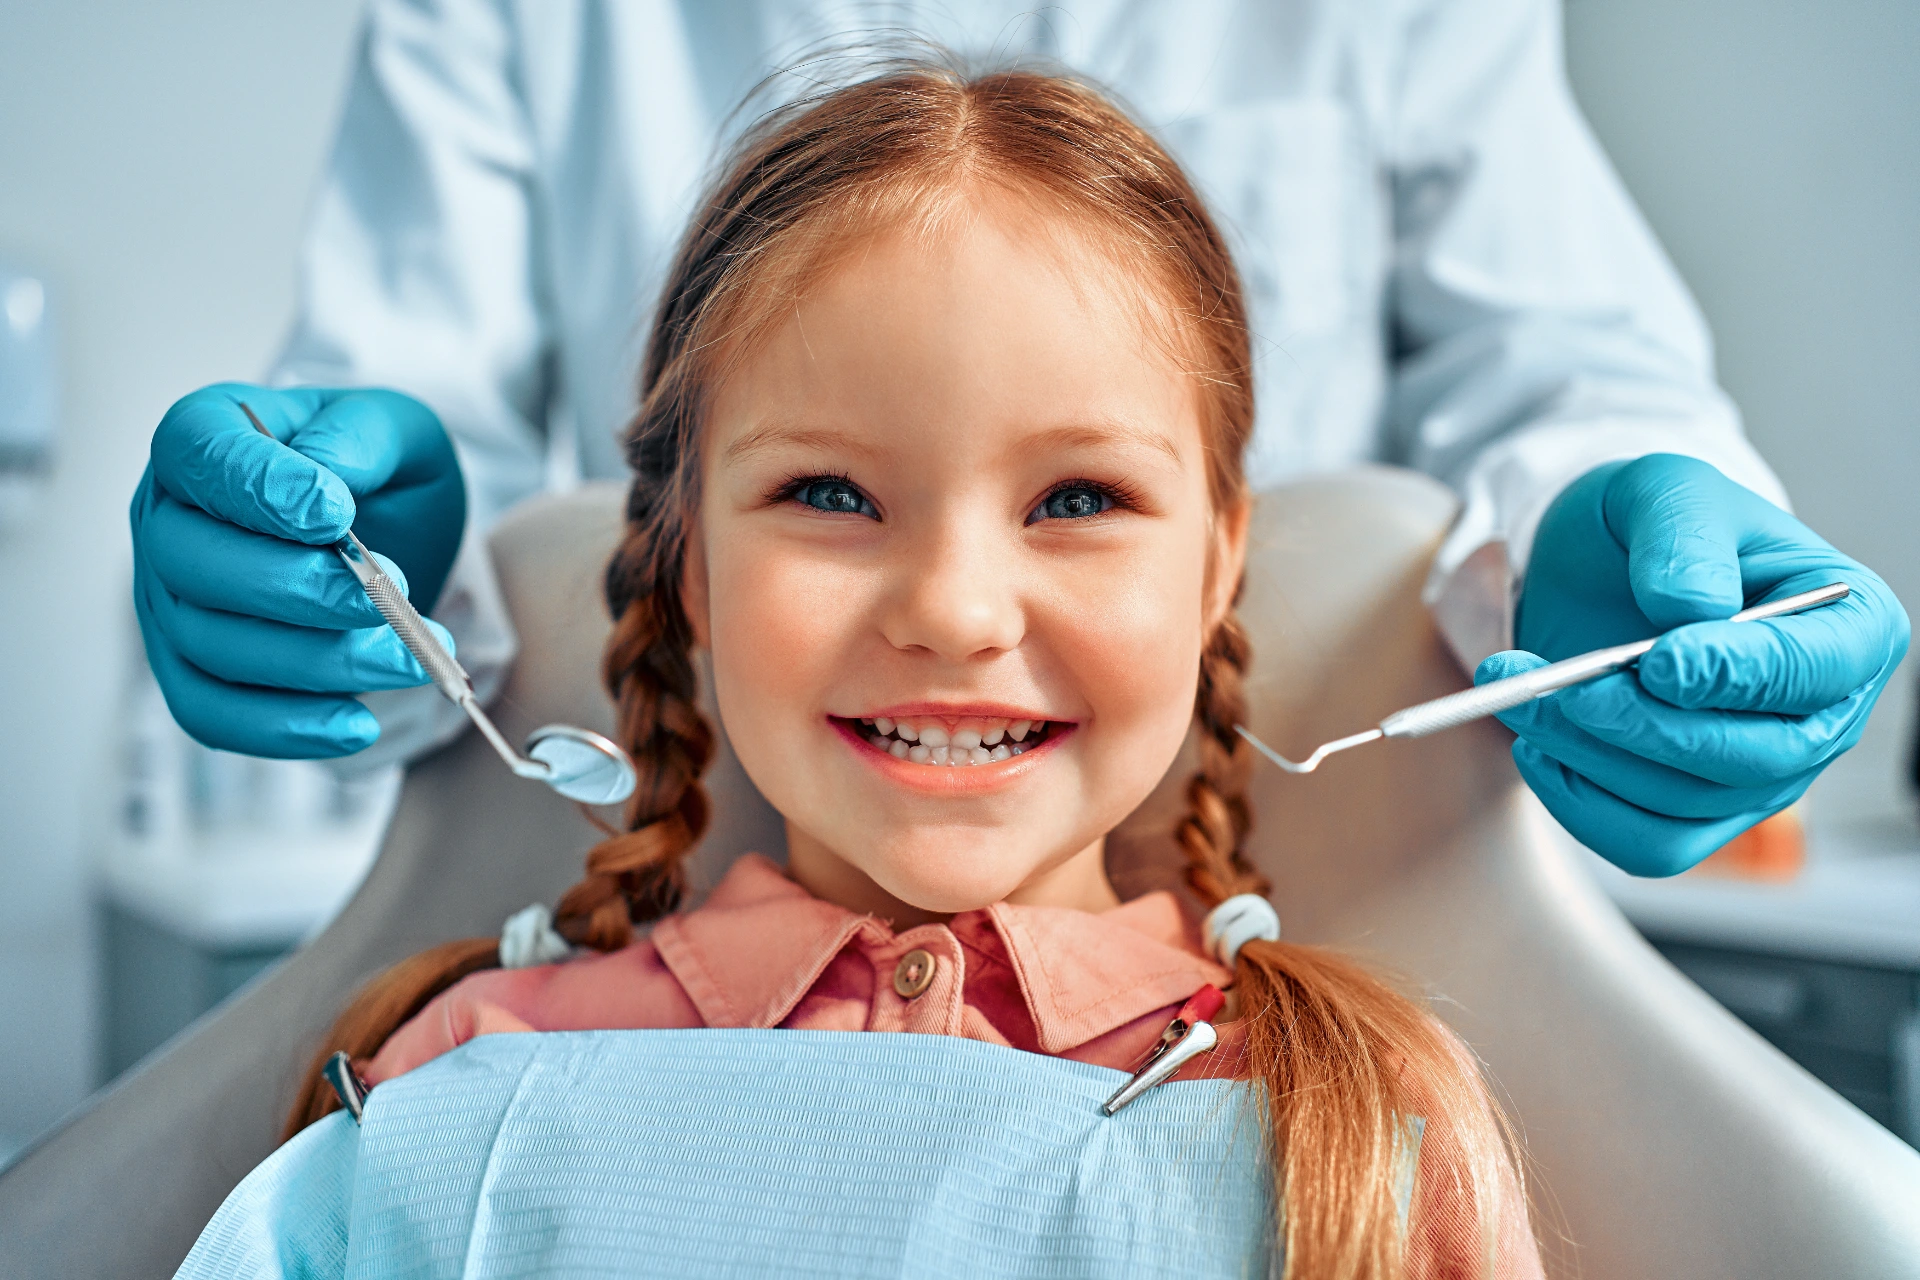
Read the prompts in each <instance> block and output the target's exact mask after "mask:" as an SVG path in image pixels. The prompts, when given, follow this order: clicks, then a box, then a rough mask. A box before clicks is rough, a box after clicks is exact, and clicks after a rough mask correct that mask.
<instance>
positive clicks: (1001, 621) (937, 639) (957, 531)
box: [881, 522, 1026, 662]
mask: <svg viewBox="0 0 1920 1280" xmlns="http://www.w3.org/2000/svg"><path fill="white" fill-rule="evenodd" d="M915 544H916V545H913V546H911V547H909V548H903V550H904V551H905V552H906V554H904V555H902V556H900V557H899V560H898V561H897V562H896V564H895V565H894V566H893V579H894V581H893V589H892V591H891V592H890V593H889V595H890V599H889V601H888V604H887V607H886V609H885V611H884V615H883V619H882V623H881V630H882V632H883V633H884V634H885V635H886V638H887V639H888V641H890V642H891V643H892V644H893V646H894V647H895V648H896V649H905V650H914V649H918V650H923V651H926V652H928V653H932V654H935V655H937V656H939V657H941V658H945V659H947V660H948V661H950V662H965V661H966V660H967V659H969V658H973V657H976V656H981V655H985V654H990V653H995V652H1006V651H1008V650H1011V649H1014V648H1016V647H1018V645H1019V644H1020V641H1021V638H1022V637H1023V635H1024V634H1025V630H1026V624H1025V621H1024V618H1025V614H1024V611H1023V610H1022V608H1021V605H1020V599H1019V591H1018V587H1017V579H1018V576H1019V575H1018V567H1017V556H1016V554H1015V549H1014V548H1013V547H1011V546H1007V545H1004V544H1002V543H1000V542H999V541H997V540H996V539H994V538H993V537H992V536H991V535H989V534H986V533H985V532H983V531H974V532H970V531H969V530H968V529H966V528H965V527H963V526H961V525H959V523H958V522H956V523H955V524H954V525H946V526H943V527H940V528H935V529H929V530H928V531H927V533H926V536H925V537H923V538H920V539H916V540H915Z"/></svg>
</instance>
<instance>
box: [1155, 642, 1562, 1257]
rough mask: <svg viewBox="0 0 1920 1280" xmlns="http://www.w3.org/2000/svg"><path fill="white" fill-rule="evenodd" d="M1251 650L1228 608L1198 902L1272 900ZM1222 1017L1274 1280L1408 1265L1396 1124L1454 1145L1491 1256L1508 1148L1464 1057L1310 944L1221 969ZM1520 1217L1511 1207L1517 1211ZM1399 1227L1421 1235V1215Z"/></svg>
mask: <svg viewBox="0 0 1920 1280" xmlns="http://www.w3.org/2000/svg"><path fill="white" fill-rule="evenodd" d="M1251 656H1252V654H1251V646H1250V645H1249V644H1248V642H1247V634H1246V630H1245V629H1244V628H1243V627H1242V626H1241V624H1240V621H1239V619H1238V618H1237V617H1236V616H1235V615H1233V614H1231V613H1229V614H1228V615H1227V617H1226V619H1225V620H1223V621H1222V622H1221V623H1220V625H1219V626H1218V627H1217V628H1216V629H1215V631H1214V633H1213V635H1212V637H1210V639H1209V641H1208V644H1207V647H1206V650H1205V652H1204V653H1203V654H1202V656H1201V659H1200V684H1199V689H1198V692H1197V693H1196V694H1195V697H1194V716H1195V719H1196V720H1197V721H1198V726H1199V729H1200V735H1199V736H1200V767H1199V769H1198V770H1197V771H1195V773H1194V775H1193V778H1192V780H1191V781H1190V782H1188V784H1187V813H1186V815H1185V816H1184V817H1183V818H1182V819H1181V820H1180V824H1179V826H1178V828H1177V829H1176V832H1175V835H1176V838H1177V840H1178V841H1179V844H1180V847H1181V849H1182V850H1183V851H1184V852H1185V853H1186V856H1187V883H1188V884H1189V885H1191V886H1192V888H1193V890H1194V892H1195V893H1196V894H1198V895H1199V896H1200V899H1201V901H1203V902H1204V903H1206V904H1207V905H1209V906H1213V905H1217V904H1219V903H1220V902H1222V901H1224V900H1225V899H1227V898H1230V897H1232V896H1233V895H1235V894H1240V893H1257V894H1259V895H1261V896H1262V897H1265V896H1267V894H1268V893H1269V891H1270V888H1271V886H1270V882H1269V881H1268V880H1267V878H1266V877H1265V876H1264V875H1262V874H1261V873H1260V871H1259V870H1258V869H1257V868H1256V867H1255V866H1254V865H1253V864H1252V862H1251V861H1250V860H1249V859H1248V857H1247V853H1246V847H1245V846H1246V837H1247V833H1248V831H1249V829H1250V827H1251V825H1252V811H1251V808H1250V807H1249V805H1248V802H1247V797H1246V787H1247V782H1248V778H1249V774H1250V770H1251V767H1252V748H1251V747H1250V746H1249V745H1248V743H1247V742H1246V740H1245V739H1244V738H1242V737H1241V736H1240V735H1239V734H1238V733H1236V732H1234V726H1236V725H1238V724H1241V723H1243V722H1244V720H1245V717H1246V696H1245V693H1244V688H1243V686H1244V681H1245V677H1246V673H1247V670H1248V666H1249V663H1250V661H1251ZM1233 967H1234V981H1233V984H1232V986H1231V988H1230V990H1229V997H1230V1001H1231V1003H1230V1006H1229V1007H1230V1009H1231V1010H1232V1013H1231V1015H1230V1016H1232V1017H1235V1018H1238V1019H1241V1020H1242V1021H1243V1024H1244V1026H1245V1040H1244V1048H1243V1050H1242V1053H1243V1058H1242V1063H1241V1069H1242V1071H1244V1073H1245V1075H1246V1077H1247V1078H1249V1079H1251V1080H1254V1081H1257V1082H1259V1084H1260V1085H1261V1086H1262V1091H1263V1093H1264V1095H1265V1100H1266V1103H1267V1113H1268V1118H1269V1121H1270V1123H1271V1124H1272V1141H1273V1149H1274V1155H1275V1182H1276V1192H1277V1193H1279V1194H1282V1195H1284V1197H1285V1199H1284V1203H1285V1204H1286V1207H1287V1211H1286V1213H1285V1214H1284V1215H1283V1219H1282V1230H1283V1231H1284V1233H1285V1243H1284V1247H1285V1251H1286V1259H1287V1263H1286V1266H1287V1270H1286V1274H1287V1275H1288V1276H1290V1277H1298V1276H1308V1275H1314V1276H1317V1275H1341V1276H1356V1277H1361V1276H1365V1277H1384V1276H1393V1275H1399V1274H1401V1273H1402V1271H1403V1269H1404V1266H1405V1257H1406V1253H1405V1247H1406V1239H1407V1235H1406V1234H1405V1233H1403V1232H1401V1231H1400V1230H1399V1228H1398V1221H1399V1210H1398V1208H1397V1207H1396V1200H1395V1198H1394V1196H1395V1192H1394V1185H1395V1178H1396V1177H1397V1174H1396V1173H1395V1170H1396V1168H1397V1166H1398V1161H1399V1159H1400V1153H1401V1151H1402V1150H1403V1147H1404V1144H1405V1142H1406V1136H1405V1134H1406V1124H1407V1121H1408V1119H1409V1118H1410V1117H1414V1116H1419V1117H1421V1118H1422V1120H1423V1121H1425V1122H1426V1124H1427V1128H1426V1129H1425V1131H1424V1133H1425V1138H1424V1141H1425V1142H1431V1143H1433V1144H1434V1145H1435V1146H1436V1147H1440V1146H1441V1145H1443V1144H1444V1145H1447V1146H1450V1147H1455V1148H1457V1149H1459V1150H1460V1151H1461V1152H1462V1153H1463V1154H1462V1162H1463V1163H1464V1165H1465V1166H1466V1167H1465V1170H1464V1176H1463V1177H1461V1178H1460V1179H1459V1180H1458V1181H1457V1182H1456V1184H1455V1203H1456V1204H1458V1205H1460V1206H1461V1208H1462V1209H1463V1211H1464V1214H1465V1216H1466V1217H1467V1218H1468V1219H1469V1220H1472V1219H1476V1218H1477V1219H1478V1222H1479V1227H1480V1230H1481V1233H1482V1234H1481V1239H1482V1242H1483V1245H1484V1246H1486V1247H1489V1248H1490V1247H1491V1246H1492V1243H1493V1239H1494V1234H1495V1227H1494V1218H1495V1216H1496V1206H1497V1205H1498V1203H1499V1200H1500V1197H1501V1194H1502V1192H1501V1190H1500V1187H1501V1176H1500V1162H1501V1161H1503V1160H1504V1159H1505V1144H1504V1142H1503V1140H1502V1138H1503V1134H1502V1130H1501V1129H1500V1127H1499V1124H1498V1121H1497V1119H1496V1117H1495V1116H1494V1115H1493V1113H1492V1112H1491V1111H1490V1109H1489V1108H1488V1107H1487V1105H1486V1104H1485V1102H1484V1095H1483V1094H1482V1093H1481V1089H1482V1088H1483V1086H1482V1085H1481V1084H1480V1082H1479V1079H1478V1075H1477V1073H1476V1072H1475V1070H1474V1068H1473V1065H1472V1063H1471V1060H1470V1059H1467V1058H1466V1056H1465V1054H1464V1051H1463V1050H1461V1049H1460V1048H1459V1047H1458V1046H1457V1045H1456V1044H1455V1042H1453V1040H1452V1039H1451V1037H1450V1036H1449V1035H1448V1033H1447V1032H1446V1031H1445V1030H1444V1029H1443V1028H1441V1026H1440V1024H1439V1023H1438V1022H1437V1021H1435V1020H1434V1019H1433V1018H1432V1017H1431V1016H1429V1015H1428V1014H1427V1013H1426V1011H1425V1010H1424V1009H1423V1008H1421V1007H1420V1006H1419V1005H1418V1004H1416V1003H1415V1002H1413V1001H1411V1000H1409V999H1407V998H1406V997H1404V996H1402V995H1400V994H1399V993H1398V992H1396V991H1394V990H1393V989H1392V988H1391V987H1389V986H1388V985H1387V984H1386V983H1385V982H1383V981H1382V980H1381V979H1380V978H1378V977H1376V976H1374V975H1373V974H1372V973H1370V972H1368V971H1367V969H1365V968H1364V967H1363V966H1361V965H1359V964H1357V963H1355V962H1354V961H1352V960H1349V959H1347V958H1345V957H1343V956H1340V955H1338V954H1336V953H1335V952H1332V951H1329V950H1326V949H1325V948H1321V947H1308V946H1301V945H1299V944H1297V943H1291V942H1280V941H1265V940H1254V941H1251V942H1248V943H1246V944H1245V945H1243V946H1242V947H1241V948H1240V951H1239V954H1238V955H1237V956H1236V957H1235V959H1234V966H1233ZM1521 1212H1524V1210H1521ZM1410 1227H1411V1230H1412V1231H1414V1232H1419V1231H1422V1230H1431V1229H1433V1225H1432V1224H1431V1223H1430V1222H1429V1221H1428V1220H1427V1218H1426V1216H1425V1215H1424V1214H1421V1215H1416V1217H1415V1220H1414V1221H1413V1222H1412V1223H1411V1224H1410Z"/></svg>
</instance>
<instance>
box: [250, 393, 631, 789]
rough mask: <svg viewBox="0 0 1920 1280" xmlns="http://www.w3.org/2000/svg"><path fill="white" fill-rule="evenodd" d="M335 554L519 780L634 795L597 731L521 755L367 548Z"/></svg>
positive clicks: (535, 740)
mask: <svg viewBox="0 0 1920 1280" xmlns="http://www.w3.org/2000/svg"><path fill="white" fill-rule="evenodd" d="M240 412H242V413H244V414H246V415H247V421H248V422H251V423H252V424H253V429H254V430H255V431H258V432H259V433H260V434H261V435H263V436H265V437H266V438H267V439H269V440H273V441H276V442H278V439H279V438H278V437H277V436H275V435H274V434H273V432H271V431H269V430H267V428H266V425H265V424H264V423H262V422H261V421H260V419H259V418H258V417H257V416H255V414H254V412H253V410H252V408H250V407H249V406H248V405H246V404H242V405H241V406H240ZM333 551H334V554H335V555H337V556H339V557H340V559H341V560H342V561H343V562H345V564H346V566H347V569H348V570H349V571H350V572H351V573H352V574H353V576H354V578H355V580H356V581H358V582H359V583H360V587H361V589H362V590H364V591H365V592H366V593H367V599H368V600H370V601H372V602H373V607H374V608H376V609H378V610H379V611H380V616H381V617H383V618H385V619H386V620H387V625H388V626H390V627H392V628H393V632H394V634H395V635H397V636H399V637H400V643H401V644H404V645H405V646H407V652H408V653H411V654H412V655H413V656H414V658H415V660H417V661H418V662H419V663H420V666H421V667H422V668H423V669H424V670H425V671H426V673H427V676H428V678H429V679H431V680H432V681H433V683H434V687H435V688H437V689H439V690H440V692H441V693H443V694H445V695H446V696H447V700H448V701H449V702H451V703H453V704H454V705H455V706H457V707H459V708H460V709H461V710H462V711H464V712H466V713H467V718H468V719H469V720H471V721H473V724H474V727H475V728H477V729H479V730H480V736H481V737H483V738H485V739H486V740H487V742H488V744H489V745H490V746H492V747H493V749H494V751H495V752H497V753H498V754H499V756H500V758H501V759H502V760H504V761H506V762H507V767H508V768H509V769H511V770H513V771H514V773H515V774H516V775H518V776H519V777H522V778H532V779H534V780H536V781H539V782H544V783H546V784H547V785H548V786H549V787H552V788H553V789H554V790H555V791H558V792H559V793H560V794H561V795H563V796H565V797H567V798H568V799H569V800H579V801H582V802H583V803H586V804H615V803H617V802H619V801H621V800H625V799H626V798H627V797H628V796H629V795H632V794H633V787H634V782H635V773H634V768H633V761H632V760H630V759H629V758H628V757H627V753H626V752H625V751H622V750H621V749H620V748H619V747H618V746H617V745H615V744H614V743H613V742H611V741H609V740H608V739H606V738H604V737H602V736H601V735H600V734H597V733H595V732H593V731H592V730H591V729H579V728H575V727H574V726H573V725H567V724H550V725H547V726H545V727H544V728H540V729H535V730H534V731H533V733H532V734H530V735H529V736H528V738H527V755H525V756H523V755H521V754H520V753H519V752H518V751H515V750H514V749H513V744H512V743H510V742H508V741H507V739H506V736H505V735H504V734H502V733H501V732H500V730H499V728H498V727H497V726H496V725H495V724H494V723H493V718H492V717H491V716H489V715H488V714H487V713H486V711H485V709H483V708H482V707H481V705H480V700H479V699H478V698H477V697H475V696H474V693H473V680H472V678H471V677H469V676H468V675H467V672H466V669H465V668H464V667H462V666H461V665H460V664H459V663H458V662H456V661H454V657H453V655H452V654H451V653H448V652H447V649H446V646H445V645H443V644H441V643H440V641H439V639H438V638H436V637H435V636H434V634H433V632H432V630H431V629H429V628H428V626H427V623H426V619H424V618H422V617H421V616H420V612H419V610H417V609H415V608H414V607H413V602H412V601H410V600H408V599H407V596H406V593H405V592H404V591H402V590H400V588H399V586H398V585H397V584H396V583H395V582H394V580H393V579H392V578H390V577H388V576H387V572H386V570H384V569H382V568H381V567H380V564H379V562H378V561H377V560H375V559H374V558H373V553H372V552H371V551H368V550H367V546H366V544H365V543H364V542H361V541H360V539H359V538H358V537H356V536H355V535H354V532H353V530H351V529H349V530H347V536H346V537H344V538H342V539H340V540H339V541H338V542H336V543H334V544H333ZM528 756H531V757H532V759H528V758H527V757H528Z"/></svg>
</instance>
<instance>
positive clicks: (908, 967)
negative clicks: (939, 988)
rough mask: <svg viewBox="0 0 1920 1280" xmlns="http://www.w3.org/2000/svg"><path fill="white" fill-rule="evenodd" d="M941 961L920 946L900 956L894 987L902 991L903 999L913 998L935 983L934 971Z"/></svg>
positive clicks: (894, 972) (895, 972)
mask: <svg viewBox="0 0 1920 1280" xmlns="http://www.w3.org/2000/svg"><path fill="white" fill-rule="evenodd" d="M939 967H940V962H939V961H938V960H935V959H934V958H933V954H932V953H931V952H928V951H921V950H919V949H918V948H916V949H914V950H912V951H909V952H907V954H905V955H903V956H901V957H900V963H899V964H898V965H896V966H895V967H894V970H893V989H894V990H895V991H897V992H899V993H900V997H901V999H903V1000H911V999H913V998H914V997H915V996H917V995H919V994H920V993H921V992H923V991H925V990H926V989H927V988H928V987H930V986H932V985H933V971H934V970H935V969H938V968H939Z"/></svg>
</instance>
